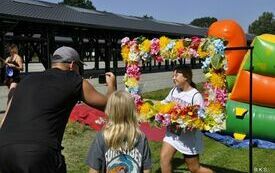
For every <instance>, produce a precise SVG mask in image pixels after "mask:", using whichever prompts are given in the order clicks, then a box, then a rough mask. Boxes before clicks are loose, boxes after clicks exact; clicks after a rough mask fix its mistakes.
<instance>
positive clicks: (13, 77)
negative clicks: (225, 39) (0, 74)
mask: <svg viewBox="0 0 275 173" xmlns="http://www.w3.org/2000/svg"><path fill="white" fill-rule="evenodd" d="M9 53H10V56H9V57H8V58H7V59H6V60H5V65H6V68H5V70H6V71H5V81H4V83H5V85H7V87H8V88H9V93H8V103H9V101H10V99H11V98H12V96H13V94H14V90H15V88H16V86H17V84H18V83H19V81H20V71H23V59H22V58H21V56H19V55H18V48H17V46H16V45H15V44H11V45H10V47H9Z"/></svg>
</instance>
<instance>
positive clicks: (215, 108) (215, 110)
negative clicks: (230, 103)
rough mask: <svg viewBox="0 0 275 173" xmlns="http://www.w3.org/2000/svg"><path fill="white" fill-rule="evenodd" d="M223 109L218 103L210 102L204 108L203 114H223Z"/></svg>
mask: <svg viewBox="0 0 275 173" xmlns="http://www.w3.org/2000/svg"><path fill="white" fill-rule="evenodd" d="M223 110H224V107H223V106H222V105H221V103H219V102H211V103H210V104H209V106H208V107H206V110H205V113H206V114H209V115H213V114H214V115H218V114H221V113H223Z"/></svg>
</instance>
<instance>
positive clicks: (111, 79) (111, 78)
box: [105, 72, 116, 88]
mask: <svg viewBox="0 0 275 173" xmlns="http://www.w3.org/2000/svg"><path fill="white" fill-rule="evenodd" d="M105 75H106V84H107V86H109V87H112V88H115V86H116V77H115V75H114V73H112V72H107V73H105Z"/></svg>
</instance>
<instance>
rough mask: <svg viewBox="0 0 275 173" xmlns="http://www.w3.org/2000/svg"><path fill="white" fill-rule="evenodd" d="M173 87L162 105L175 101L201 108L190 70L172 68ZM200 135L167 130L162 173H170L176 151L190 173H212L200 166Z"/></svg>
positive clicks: (161, 157) (162, 153)
mask: <svg viewBox="0 0 275 173" xmlns="http://www.w3.org/2000/svg"><path fill="white" fill-rule="evenodd" d="M172 80H173V82H174V84H175V87H174V88H173V89H172V90H171V91H170V92H169V94H168V96H167V97H166V98H165V100H163V102H164V103H168V102H171V101H176V102H178V103H180V104H182V105H200V106H201V107H203V102H204V101H203V97H202V95H201V94H200V93H199V91H198V90H197V89H196V86H195V84H194V83H193V82H192V69H191V68H190V67H187V66H183V65H179V66H176V67H175V68H174V71H173V78H172ZM202 146H203V144H202V133H201V132H200V131H199V130H198V129H186V130H185V131H181V132H180V133H179V134H178V133H177V134H176V133H174V132H173V131H171V130H169V128H167V131H166V135H165V137H164V139H163V145H162V148H161V154H160V164H161V171H162V173H171V172H172V166H171V161H172V159H173V157H174V155H175V153H176V152H177V151H179V152H180V153H182V154H183V156H184V160H183V162H182V163H184V162H185V163H186V165H187V167H188V169H189V170H190V171H191V172H192V173H212V172H213V171H212V170H210V169H208V168H205V167H203V166H201V165H200V162H199V154H200V153H201V152H202Z"/></svg>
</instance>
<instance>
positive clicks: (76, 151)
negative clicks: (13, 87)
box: [63, 85, 275, 173]
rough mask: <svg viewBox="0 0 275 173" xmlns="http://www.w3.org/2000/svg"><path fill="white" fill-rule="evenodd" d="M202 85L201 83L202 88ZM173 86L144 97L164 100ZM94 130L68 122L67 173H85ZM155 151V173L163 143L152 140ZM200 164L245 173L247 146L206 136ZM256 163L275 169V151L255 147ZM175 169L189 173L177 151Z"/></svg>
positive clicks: (266, 172) (268, 171)
mask: <svg viewBox="0 0 275 173" xmlns="http://www.w3.org/2000/svg"><path fill="white" fill-rule="evenodd" d="M200 87H201V85H199V88H200ZM169 90H170V89H163V90H159V91H154V92H150V93H145V94H144V95H143V97H144V98H150V99H155V100H161V99H163V98H164V97H165V96H166V95H167V93H168V92H169ZM94 135H95V132H94V131H92V130H90V129H89V127H86V126H83V125H81V124H78V123H69V124H68V126H67V128H66V132H65V136H64V140H63V146H64V147H65V149H64V150H63V154H64V155H65V158H66V163H67V168H68V173H86V172H88V167H87V166H86V164H85V159H86V155H87V152H88V149H89V147H90V144H91V141H92V139H93V137H94ZM150 148H151V152H152V159H153V168H152V172H160V165H159V158H160V157H159V154H160V148H161V142H150ZM201 163H202V164H203V165H204V166H207V167H210V168H212V169H213V170H214V171H216V172H217V173H245V172H248V168H249V157H248V149H232V148H229V147H227V146H224V145H223V144H220V143H218V142H216V141H214V140H212V139H209V138H207V137H204V153H203V154H202V155H201ZM253 163H254V172H255V173H257V172H258V173H274V172H275V164H274V163H275V150H267V149H259V148H253ZM173 170H174V172H188V171H187V170H186V167H185V166H184V164H182V156H181V155H180V154H179V153H177V154H176V156H175V158H174V160H173Z"/></svg>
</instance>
